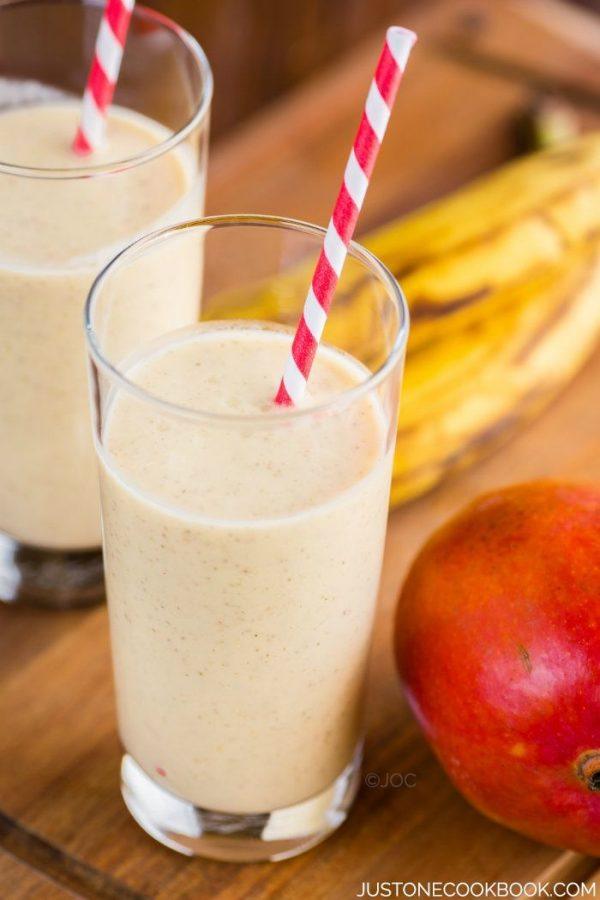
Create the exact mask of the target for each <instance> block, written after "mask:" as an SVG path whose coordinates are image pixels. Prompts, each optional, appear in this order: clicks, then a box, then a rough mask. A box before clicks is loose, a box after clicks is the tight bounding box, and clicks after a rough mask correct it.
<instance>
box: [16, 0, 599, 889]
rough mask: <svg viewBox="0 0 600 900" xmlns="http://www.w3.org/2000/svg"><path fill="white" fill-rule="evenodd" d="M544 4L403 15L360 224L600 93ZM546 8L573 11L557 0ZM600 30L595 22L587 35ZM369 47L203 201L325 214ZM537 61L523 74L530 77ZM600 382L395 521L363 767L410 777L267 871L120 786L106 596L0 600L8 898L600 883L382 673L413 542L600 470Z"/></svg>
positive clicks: (428, 194)
mask: <svg viewBox="0 0 600 900" xmlns="http://www.w3.org/2000/svg"><path fill="white" fill-rule="evenodd" d="M545 2H546V0H544V3H545ZM491 6H493V14H490V12H489V10H490V7H491ZM543 8H544V7H543V3H542V0H530V2H515V3H514V4H511V3H509V2H506V3H498V4H489V3H487V2H485V0H470V2H463V0H460V2H458V3H451V2H440V3H438V4H433V5H427V7H426V8H423V9H421V10H418V9H417V11H416V12H415V13H414V15H413V16H412V18H411V17H408V18H407V22H406V24H409V25H413V26H414V27H416V28H417V29H418V30H419V32H420V37H421V41H420V44H419V49H418V52H416V53H415V56H414V59H413V60H412V61H411V68H410V70H409V73H410V74H409V75H407V78H406V82H405V85H404V86H403V88H402V91H401V95H400V97H399V101H398V108H397V111H396V113H395V116H394V119H393V121H392V125H391V127H390V130H389V135H388V138H387V140H386V145H385V146H384V149H383V151H382V154H381V158H380V162H379V163H378V167H377V169H376V173H375V177H374V180H373V187H372V191H371V192H370V194H369V197H368V200H367V203H366V205H365V211H364V217H363V218H362V220H361V227H362V229H363V230H366V229H369V228H370V227H372V226H373V225H375V224H377V223H381V222H383V221H385V220H386V219H387V218H389V217H390V216H394V215H397V214H398V213H400V212H401V211H403V210H406V209H409V208H412V207H414V206H416V205H418V204H420V203H422V202H425V201H426V200H428V199H430V198H432V197H434V196H438V195H440V194H442V193H444V192H445V191H447V190H449V189H451V188H453V187H455V186H456V185H458V184H460V183H462V182H464V181H465V180H467V179H469V178H471V177H473V176H475V175H477V174H478V173H480V172H483V171H485V170H487V169H490V168H492V167H493V166H495V165H496V164H498V163H499V162H501V161H502V160H503V159H505V158H507V157H508V156H509V155H510V154H511V153H512V151H513V127H512V126H513V124H514V119H515V117H516V116H517V115H518V114H519V113H520V112H522V110H523V109H524V108H525V107H526V106H527V105H528V104H529V103H530V102H531V101H532V100H533V98H534V96H535V95H536V93H537V92H538V90H539V81H540V79H541V78H542V77H543V79H544V81H545V82H552V83H554V82H560V83H561V84H563V85H564V83H565V81H568V83H569V85H570V86H571V87H573V86H577V87H580V88H582V89H583V88H585V92H587V94H588V95H589V94H590V93H591V92H593V89H594V88H595V87H598V85H595V81H594V79H596V78H597V77H598V74H597V71H596V70H594V68H593V67H592V66H590V59H589V53H591V52H592V50H590V51H586V46H585V45H582V43H581V42H577V43H576V46H575V47H574V46H573V38H569V37H568V35H567V36H566V35H565V27H564V24H563V26H561V28H558V29H552V28H549V27H548V21H550V20H549V19H548V18H547V17H546V18H544V17H543V16H542V17H541V20H540V10H542V9H543ZM545 8H546V10H547V11H548V10H549V11H550V12H552V15H554V14H555V13H556V11H557V10H559V11H560V15H561V16H563V17H564V16H566V15H568V11H567V12H565V11H564V9H563V7H560V8H559V7H557V6H556V4H555V2H554V0H552V3H551V5H550V4H549V5H548V6H547V7H545ZM576 15H577V16H580V15H581V14H580V13H577V14H576ZM550 18H552V16H551V17H550ZM476 20H477V21H478V24H477V26H476V27H475V26H474V24H473V23H474V22H475V21H476ZM562 21H563V22H564V19H563V20H562ZM568 21H569V22H571V21H572V20H571V19H570V18H569V20H568ZM594 27H596V26H595V23H594V22H593V21H592V20H590V23H589V30H590V31H591V30H592V29H593V28H594ZM568 30H569V29H567V31H568ZM574 33H575V34H579V29H577V28H574ZM596 34H598V32H597V31H596ZM502 35H504V39H502ZM499 36H500V37H499ZM379 40H380V35H375V36H373V39H372V40H370V39H369V40H368V41H367V42H366V44H365V45H364V46H362V47H361V48H359V49H358V50H356V51H355V52H354V53H353V54H352V56H351V57H349V58H347V59H346V60H345V61H344V62H343V63H341V64H340V65H337V66H336V67H335V68H334V69H332V70H331V71H330V72H328V73H327V74H325V75H324V76H322V77H320V78H318V79H317V80H315V81H313V82H312V83H310V84H308V85H307V86H306V87H305V88H303V89H302V90H301V91H299V92H298V93H296V94H295V95H292V96H290V97H289V98H288V99H287V100H285V101H284V102H281V103H278V104H277V105H276V106H275V107H274V108H273V109H271V110H269V111H268V112H266V113H264V114H261V116H260V118H258V119H257V120H255V121H254V122H253V123H251V124H250V125H248V126H246V127H244V128H243V129H241V130H240V131H239V133H237V134H235V135H233V136H232V137H230V138H228V139H227V143H225V144H224V145H221V146H217V147H216V148H215V150H214V153H213V157H212V161H211V166H210V189H209V207H210V210H211V211H213V212H214V211H219V212H226V211H238V212H240V211H252V212H273V213H281V214H286V215H295V216H299V217H301V218H307V219H313V220H315V221H318V222H322V223H324V222H325V221H326V218H327V215H328V212H329V207H330V204H331V200H332V199H333V197H334V195H335V191H336V188H337V184H338V180H339V177H340V171H341V169H342V165H343V162H344V159H345V156H346V154H347V148H348V144H349V141H350V139H351V136H352V132H353V129H354V126H355V122H356V118H357V111H358V110H359V109H360V106H361V103H362V98H363V94H364V91H365V86H366V85H367V84H368V81H369V76H370V71H371V67H372V63H373V60H374V56H375V54H376V48H377V45H378V43H379ZM467 43H468V44H469V46H470V48H471V51H473V50H474V49H477V53H478V55H479V54H484V55H485V54H486V53H487V54H491V55H492V56H493V57H494V59H495V58H496V56H497V55H498V54H500V55H501V56H503V58H504V59H505V60H509V61H510V60H512V61H517V62H518V66H516V67H515V66H513V67H512V69H511V72H510V73H508V74H506V73H505V74H500V73H499V71H497V70H494V71H492V70H491V69H490V68H489V67H485V66H484V67H483V68H482V69H478V68H477V67H476V65H475V62H474V58H473V53H471V55H470V57H469V59H468V61H467V62H466V63H464V62H461V58H460V54H461V53H463V52H464V46H465V44H467ZM449 48H450V49H449ZM540 48H543V50H542V49H540ZM496 62H497V60H496ZM530 67H531V68H532V69H533V70H535V73H536V75H535V77H534V78H533V79H532V78H531V74H529V75H527V74H524V73H523V68H525V69H528V68H530ZM596 68H597V67H596ZM585 92H584V93H585ZM583 107H585V111H584V113H583V115H584V117H585V119H586V122H588V124H592V123H593V122H594V121H595V122H598V121H599V118H598V114H597V113H596V112H595V111H594V110H593V109H591V107H590V104H589V103H586V102H584V103H583V104H582V108H583ZM599 384H600V357H596V358H595V359H594V360H592V361H591V362H590V364H589V365H588V366H587V367H586V369H585V370H584V371H583V372H581V374H580V375H579V376H578V377H577V379H576V380H575V382H574V383H573V384H572V385H571V386H570V387H569V389H568V390H567V391H566V392H565V393H564V394H563V395H562V397H561V398H560V399H559V400H558V401H557V402H555V404H554V405H553V406H552V408H551V409H550V410H549V411H547V412H546V414H545V415H544V416H543V417H542V418H541V419H539V420H538V421H537V422H535V423H534V424H532V425H530V426H529V427H528V428H527V429H526V430H525V431H523V432H522V433H521V434H520V435H519V436H518V437H517V438H516V439H514V440H513V441H512V442H511V443H510V444H508V445H506V446H505V447H504V448H503V449H502V450H501V451H500V452H498V453H496V455H495V456H493V457H491V458H490V459H488V460H486V461H484V462H482V463H480V464H479V465H477V466H475V467H473V468H471V469H470V470H468V471H467V472H465V473H463V474H461V475H460V476H458V477H455V478H454V479H452V480H450V481H447V482H446V483H445V484H444V485H443V486H442V487H441V488H439V489H438V490H437V491H435V492H434V493H432V494H430V495H428V496H427V497H424V498H422V499H420V500H419V501H417V502H415V503H413V504H411V505H410V506H407V507H405V508H404V509H401V510H399V511H398V512H397V513H395V514H394V515H393V516H392V517H391V519H390V527H389V532H388V539H387V546H386V555H385V563H384V572H383V578H382V585H381V597H380V606H379V614H378V617H377V623H376V629H375V637H374V652H373V665H372V670H371V678H370V691H369V703H368V712H369V723H368V725H369V730H368V741H367V751H366V762H365V773H375V774H376V775H377V776H379V779H380V780H381V781H384V780H385V777H386V775H389V774H393V773H400V774H407V773H414V775H415V779H416V784H415V786H414V787H412V788H406V787H404V788H401V787H399V788H393V787H387V788H386V787H384V786H379V787H368V786H367V784H366V783H365V785H364V786H363V788H362V790H361V792H360V794H359V797H358V800H357V803H356V806H355V809H354V811H353V813H352V815H351V817H350V819H349V821H348V822H347V823H346V824H345V825H344V826H343V827H342V828H341V829H340V830H339V832H337V833H336V834H335V835H334V836H333V837H332V838H330V839H329V840H328V841H327V842H325V843H324V844H322V845H321V846H319V847H317V848H315V849H314V850H312V851H310V852H309V853H307V854H305V855H304V856H301V857H298V858H296V859H293V860H290V861H288V862H284V863H278V864H276V865H272V864H255V865H247V866H238V865H227V864H220V863H216V862H210V861H204V860H190V859H187V858H184V857H181V856H178V855H177V854H175V853H173V852H171V851H169V850H167V849H165V848H164V847H161V846H160V845H158V844H156V843H155V842H154V841H152V840H151V839H150V838H149V837H148V836H147V835H145V834H144V833H143V832H142V831H141V830H140V829H139V828H138V826H137V825H136V824H135V823H134V822H133V821H132V819H131V818H130V817H129V815H128V813H127V812H126V810H125V808H124V806H123V804H122V801H121V799H120V795H119V790H118V769H119V760H120V748H119V743H118V738H117V735H116V731H115V719H114V708H113V698H112V684H111V674H110V660H109V648H108V633H107V620H106V611H105V609H104V608H102V607H100V608H96V609H94V610H88V611H82V612H73V613H68V614H53V613H48V612H42V611H36V610H25V609H11V608H2V609H0V679H1V682H0V762H1V765H0V897H2V898H4V897H8V898H10V900H13V898H14V900H22V898H30V897H33V898H38V897H44V898H46V897H48V898H50V900H53V898H54V897H62V896H70V895H75V896H81V897H92V898H135V897H138V898H142V897H144V898H157V900H158V898H161V900H163V898H169V900H171V898H201V900H204V898H207V900H208V898H227V900H229V898H231V900H237V898H283V900H295V898H308V897H310V898H321V897H322V898H328V900H329V898H332V900H337V898H340V900H342V898H349V897H353V896H355V894H356V893H357V892H359V891H360V888H361V882H363V881H386V880H390V881H414V880H421V881H432V880H436V881H443V880H466V881H472V880H478V881H486V880H487V881H492V880H496V879H501V880H509V881H510V880H517V881H528V880H537V879H538V878H539V879H540V880H558V881H561V880H569V879H570V878H575V879H576V880H585V879H594V878H596V880H597V879H598V874H597V865H598V864H597V861H596V862H594V861H593V860H589V859H586V858H584V857H581V856H578V855H577V854H573V853H567V852H561V851H558V850H555V849H552V848H550V847H545V846H542V845H540V844H536V843H534V842H532V841H528V840H525V839H523V838H521V837H520V836H518V835H516V834H514V833H512V832H510V831H507V830H506V829H503V828H501V827H499V826H496V825H494V824H492V823H491V822H489V821H487V820H486V819H484V818H483V817H482V816H480V815H479V814H478V813H476V812H475V811H474V810H473V809H471V808H470V807H469V806H468V805H467V804H466V802H465V801H464V800H463V799H462V798H461V797H460V796H459V795H458V794H457V793H456V792H455V791H454V790H453V788H452V787H451V786H450V784H449V782H448V780H447V779H446V777H445V776H444V774H443V772H442V771H441V769H440V768H439V766H438V765H437V763H436V762H435V760H434V758H433V756H432V754H431V752H430V751H429V749H428V747H427V745H426V744H425V742H424V740H423V738H422V737H421V735H420V733H419V731H418V729H417V727H416V725H415V724H414V722H413V721H412V719H411V718H410V716H409V714H408V712H407V709H406V706H405V703H404V701H403V698H402V696H401V693H400V690H399V687H398V684H397V680H396V677H395V672H394V667H393V661H392V655H391V634H390V622H391V617H392V614H393V609H394V604H395V600H396V597H397V593H398V589H399V586H400V584H401V582H402V579H403V576H404V574H405V571H406V568H407V566H408V564H409V562H410V559H411V558H412V556H413V555H414V553H415V552H416V550H417V549H418V547H419V545H420V544H421V543H422V541H423V540H424V539H425V537H426V536H427V535H428V534H429V533H430V531H431V530H432V529H433V528H434V527H436V526H437V525H438V524H439V523H440V522H441V521H442V520H443V519H444V518H445V517H446V516H448V515H449V514H451V513H453V512H454V511H455V510H456V509H458V508H459V507H460V506H461V505H463V504H464V503H465V502H467V501H468V500H469V499H471V498H472V497H474V496H475V495H476V494H477V493H479V492H480V491H483V490H487V489H490V488H492V487H495V486H498V485H501V484H506V483H510V482H515V481H519V480H525V479H529V478H535V477H540V476H546V475H555V476H560V477H566V478H576V479H600V452H599V451H600V421H599V419H598V402H597V400H598V388H599Z"/></svg>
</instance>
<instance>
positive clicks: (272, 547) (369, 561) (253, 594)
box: [98, 322, 391, 813]
mask: <svg viewBox="0 0 600 900" xmlns="http://www.w3.org/2000/svg"><path fill="white" fill-rule="evenodd" d="M289 346H290V334H289V333H288V331H287V330H284V329H282V328H278V327H277V326H272V327H271V326H265V325H259V324H258V323H257V324H253V323H247V322H246V323H227V324H225V323H218V324H212V325H210V324H204V325H202V326H197V327H196V328H195V329H186V330H184V331H182V332H180V333H179V334H178V335H175V336H171V337H170V338H167V339H165V341H164V343H161V344H158V345H156V346H154V347H153V348H152V349H151V350H147V351H145V352H144V355H143V356H142V357H141V358H138V359H136V360H134V361H133V362H132V363H131V365H130V366H129V368H128V369H127V370H126V374H127V376H128V378H129V379H130V380H132V381H134V382H135V383H136V384H137V385H139V386H140V387H141V388H143V389H144V391H146V392H148V393H149V394H152V395H156V396H158V397H160V398H162V399H163V400H167V401H170V402H171V403H175V404H178V405H179V406H181V407H183V408H184V410H185V411H184V412H183V413H182V414H179V415H177V414H175V413H174V412H173V410H171V409H168V408H165V407H163V408H161V407H159V406H157V405H156V404H153V403H152V402H148V401H147V399H144V397H143V396H134V395H132V393H131V392H128V391H126V390H124V389H123V388H117V387H115V388H113V393H112V396H110V397H109V398H107V401H106V410H105V416H104V428H103V434H102V436H101V440H100V441H99V444H98V451H99V455H100V460H101V465H100V469H101V493H102V508H103V520H104V534H105V567H106V576H107V589H108V598H109V611H110V620H111V632H112V646H113V654H114V666H115V680H116V691H117V701H118V703H117V705H118V717H119V728H120V734H121V738H122V741H123V744H124V746H125V748H126V750H127V751H128V752H129V754H130V755H131V756H132V757H133V758H134V759H135V760H136V761H137V762H138V763H139V764H140V765H141V766H142V768H143V769H144V770H145V771H146V772H147V773H148V774H149V775H150V776H151V777H152V778H153V779H155V780H156V781H157V782H160V783H161V784H163V785H164V786H165V787H167V788H168V789H170V790H171V791H172V792H174V793H175V794H177V795H178V796H180V797H182V798H184V799H186V800H189V801H191V802H193V803H194V804H196V805H198V806H201V807H204V808H209V809H213V810H220V811H224V812H231V813H248V812H266V811H271V810H273V809H277V808H281V807H286V806H289V805H291V804H295V803H298V802H300V801H302V800H304V799H307V798H309V797H312V796H314V795H316V794H318V793H320V792H321V791H323V790H324V789H325V788H327V787H328V786H329V785H331V784H332V782H333V781H334V780H335V779H336V778H337V777H338V776H339V775H340V773H341V772H342V770H343V769H344V768H345V766H346V765H347V764H348V763H349V762H350V760H351V758H352V756H353V752H354V750H355V748H356V746H357V742H358V741H359V740H360V735H361V706H362V691H363V685H364V676H365V667H366V664H367V655H368V649H369V641H370V633H371V624H372V618H373V613H374V606H375V599H376V594H377V587H378V581H379V575H380V567H381V557H382V552H383V543H384V532H385V524H386V515H387V503H388V492H389V481H390V466H391V457H390V452H391V451H390V449H389V448H388V442H387V438H386V433H385V426H384V416H383V414H382V410H381V408H380V406H379V401H378V400H377V397H376V394H375V392H371V394H370V395H368V394H362V395H361V396H360V397H359V398H355V399H354V400H353V401H352V402H347V401H346V402H345V401H344V399H343V398H342V401H341V402H340V403H337V404H336V405H335V406H332V405H329V406H327V407H323V403H324V402H325V401H327V400H329V399H331V398H332V397H333V396H334V395H339V394H340V392H342V391H345V390H346V389H349V388H352V387H354V386H356V385H357V384H359V383H360V382H362V381H364V379H365V369H364V368H363V367H362V366H361V365H360V364H359V363H358V362H356V361H355V360H354V359H352V358H351V357H349V356H347V355H345V354H343V353H341V352H338V351H336V350H333V349H330V348H325V347H321V348H320V349H319V351H318V354H317V357H316V361H315V365H314V367H313V370H312V373H311V378H310V390H309V393H308V396H307V398H306V401H305V402H306V404H307V406H314V407H319V406H320V407H322V408H321V409H317V408H315V410H314V411H313V412H311V413H310V414H309V415H305V416H295V415H294V414H293V413H292V414H291V415H290V414H288V413H286V412H282V411H280V410H278V409H277V408H275V407H274V405H273V403H272V397H273V394H274V391H275V389H276V386H277V384H278V380H279V377H280V375H281V372H282V370H283V366H284V363H285V360H286V358H287V355H288V352H289ZM189 410H195V411H196V412H195V413H194V412H192V413H190V414H189V415H188V414H187V411H189ZM198 410H201V411H203V412H202V413H201V414H198V413H197V411H198ZM236 416H238V417H239V418H235V417H236Z"/></svg>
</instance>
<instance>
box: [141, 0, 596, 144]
mask: <svg viewBox="0 0 600 900" xmlns="http://www.w3.org/2000/svg"><path fill="white" fill-rule="evenodd" d="M571 3H572V4H573V5H579V6H581V7H587V8H588V10H596V11H597V12H599V13H600V2H599V0H571ZM146 5H147V6H151V7H153V8H154V9H157V10H159V11H161V12H163V13H165V14H166V15H168V16H171V17H172V18H174V19H176V21H178V22H179V23H180V24H181V25H183V26H184V27H185V28H186V29H187V30H188V31H190V32H191V33H192V34H193V35H194V36H195V37H196V38H197V39H198V40H199V41H200V43H201V44H202V46H203V47H204V49H205V50H206V53H207V55H208V58H209V59H210V62H211V65H212V67H213V70H214V75H215V83H216V91H215V100H214V106H213V118H212V122H213V126H212V127H213V136H214V137H220V136H222V135H223V134H224V133H225V132H227V131H228V130H230V129H231V128H233V127H234V126H236V125H238V124H239V123H240V122H242V121H243V120H244V119H246V118H247V117H248V116H250V115H251V114H252V113H254V112H257V111H258V110H259V109H261V107H263V106H265V105H266V104H268V103H269V102H270V101H272V100H274V99H275V98H276V97H278V96H280V95H281V94H284V93H285V92H286V91H288V90H289V89H290V88H292V87H294V86H295V85H297V84H299V83H300V82H302V81H304V80H306V79H308V78H310V77H311V76H312V75H314V74H315V73H317V72H318V71H319V70H322V69H323V68H324V67H326V66H327V65H328V64H329V63H332V62H334V61H336V59H337V58H339V57H340V56H342V55H343V54H344V52H345V51H348V50H349V49H350V48H352V47H354V46H355V45H356V44H359V43H360V41H361V39H363V38H365V37H366V36H367V35H369V34H370V33H371V32H373V31H375V30H377V29H378V28H381V27H383V26H385V25H386V24H390V23H393V22H398V23H401V22H402V21H403V20H404V19H405V18H406V17H409V18H410V16H411V15H412V14H413V13H414V12H417V11H418V12H419V13H422V11H423V10H424V9H425V8H426V7H435V6H440V5H442V6H444V7H445V8H446V9H449V8H451V7H452V6H456V7H457V14H458V15H460V9H459V7H460V6H461V4H460V3H455V2H454V0H446V2H445V3H442V4H440V3H439V2H438V0H148V2H147V4H146ZM484 5H485V4H484ZM487 5H488V6H489V7H490V12H492V10H493V7H496V6H502V5H505V0H487ZM480 6H481V4H480ZM465 15H467V16H469V13H465ZM478 15H480V14H478ZM481 24H482V23H480V22H477V21H475V19H473V20H472V21H471V22H469V23H468V25H469V27H471V28H477V27H478V26H479V25H481Z"/></svg>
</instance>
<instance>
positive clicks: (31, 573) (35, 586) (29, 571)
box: [0, 533, 104, 609]
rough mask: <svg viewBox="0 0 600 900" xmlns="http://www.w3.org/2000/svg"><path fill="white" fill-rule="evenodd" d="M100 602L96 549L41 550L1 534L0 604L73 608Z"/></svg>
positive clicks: (101, 584)
mask: <svg viewBox="0 0 600 900" xmlns="http://www.w3.org/2000/svg"><path fill="white" fill-rule="evenodd" d="M103 599H104V576H103V569H102V552H101V551H100V550H99V549H98V550H82V551H76V552H73V553H67V552H63V551H60V550H43V549H41V548H38V547H29V546H27V545H26V544H20V543H19V542H18V541H15V540H14V539H13V538H11V537H8V535H5V534H1V533H0V602H4V603H27V604H31V605H35V606H44V607H52V608H55V609H73V608H75V607H77V606H89V605H91V604H92V603H99V602H100V601H101V600H103Z"/></svg>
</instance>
